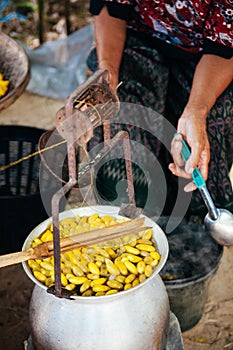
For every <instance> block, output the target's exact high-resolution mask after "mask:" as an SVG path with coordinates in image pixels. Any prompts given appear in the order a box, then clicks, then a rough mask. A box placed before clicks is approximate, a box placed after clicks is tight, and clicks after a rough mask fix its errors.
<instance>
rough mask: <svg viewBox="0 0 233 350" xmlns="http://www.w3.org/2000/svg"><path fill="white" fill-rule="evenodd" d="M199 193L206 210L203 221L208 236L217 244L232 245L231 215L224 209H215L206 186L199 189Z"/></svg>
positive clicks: (232, 228) (232, 218)
mask: <svg viewBox="0 0 233 350" xmlns="http://www.w3.org/2000/svg"><path fill="white" fill-rule="evenodd" d="M199 191H200V193H201V195H202V198H203V200H204V202H205V204H206V206H207V209H208V214H207V215H206V216H205V219H204V224H205V227H206V230H207V232H208V234H209V235H210V236H211V237H212V238H213V239H214V240H215V241H216V242H217V243H218V244H221V245H224V246H231V245H233V214H232V213H231V212H229V211H228V210H226V209H218V208H216V207H215V205H214V203H213V200H212V198H211V196H210V193H209V191H208V190H207V188H206V186H203V187H201V188H199Z"/></svg>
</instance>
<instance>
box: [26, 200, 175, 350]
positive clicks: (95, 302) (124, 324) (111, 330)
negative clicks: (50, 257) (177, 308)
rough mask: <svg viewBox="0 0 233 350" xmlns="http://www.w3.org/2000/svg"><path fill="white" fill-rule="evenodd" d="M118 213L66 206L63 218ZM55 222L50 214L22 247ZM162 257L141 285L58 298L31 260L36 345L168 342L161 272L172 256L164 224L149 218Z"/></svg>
mask: <svg viewBox="0 0 233 350" xmlns="http://www.w3.org/2000/svg"><path fill="white" fill-rule="evenodd" d="M96 212H97V213H99V215H100V216H102V215H114V216H115V217H119V218H120V216H118V214H117V213H118V212H119V208H118V207H111V206H92V207H86V208H77V209H72V210H68V211H65V212H63V213H61V214H60V219H64V218H67V217H71V216H74V215H77V214H79V215H80V216H82V215H87V216H89V215H91V214H93V213H96ZM51 222H52V219H51V218H50V219H48V220H46V221H44V222H43V223H41V224H40V225H39V226H37V227H36V228H35V229H34V230H33V231H32V232H31V233H30V235H29V236H28V238H27V239H26V241H25V243H24V246H23V250H24V249H27V248H29V247H30V245H31V242H32V240H33V239H34V238H35V237H38V236H40V234H41V233H42V232H43V231H44V230H45V229H46V228H47V226H48V225H49V224H50V223H51ZM145 223H146V225H150V226H152V227H153V232H154V239H155V240H156V243H157V247H158V251H159V252H160V254H161V260H160V262H159V264H158V265H157V267H156V270H155V271H154V272H153V274H152V275H151V276H150V277H149V278H147V279H146V280H145V281H144V282H143V283H141V284H139V285H138V286H136V287H134V288H131V289H128V290H126V291H121V292H119V293H117V294H112V295H105V296H98V297H96V296H91V297H82V296H77V297H74V300H69V299H64V298H57V297H55V296H54V295H52V294H49V293H48V292H47V290H46V287H45V286H44V285H43V284H41V283H40V282H39V281H37V280H36V279H35V278H34V276H33V275H32V273H31V272H30V270H29V268H28V265H27V263H23V267H24V270H25V271H26V273H27V275H28V276H29V277H30V278H31V279H32V281H34V282H35V284H36V286H35V287H34V290H33V294H32V298H31V303H30V323H31V331H32V338H33V342H34V345H35V348H36V349H37V350H68V349H69V350H77V349H78V350H91V349H93V350H105V349H106V350H107V349H111V350H119V349H121V350H132V349H134V350H150V349H151V350H152V349H153V350H161V349H165V347H166V332H167V328H168V321H169V301H168V296H167V292H166V288H165V286H164V283H163V281H162V279H161V278H160V276H159V271H160V270H161V269H162V267H163V266H164V264H165V262H166V260H167V257H168V242H167V238H166V236H165V234H164V233H163V231H162V229H161V228H160V227H159V226H158V225H157V224H155V223H154V222H153V221H152V220H151V219H149V218H145Z"/></svg>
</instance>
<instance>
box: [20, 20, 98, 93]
mask: <svg viewBox="0 0 233 350" xmlns="http://www.w3.org/2000/svg"><path fill="white" fill-rule="evenodd" d="M93 42H94V34H93V25H92V24H90V25H88V26H86V27H84V28H82V29H80V30H78V31H76V32H74V33H72V34H71V35H69V36H67V37H66V38H64V39H59V40H56V41H51V42H46V43H44V44H42V45H41V46H40V47H39V48H38V49H34V50H30V49H28V48H25V50H26V53H27V55H28V57H29V61H30V67H31V79H30V82H29V84H28V86H27V90H28V91H30V92H32V93H36V94H39V95H42V96H48V97H51V98H55V99H65V98H66V97H67V96H68V95H69V94H70V93H71V92H72V91H73V90H74V89H76V88H77V87H78V86H79V85H80V84H81V83H83V82H84V81H85V80H86V70H87V65H86V59H87V56H88V54H89V52H90V49H91V47H92V45H93Z"/></svg>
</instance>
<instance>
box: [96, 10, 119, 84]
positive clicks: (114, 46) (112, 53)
mask: <svg viewBox="0 0 233 350" xmlns="http://www.w3.org/2000/svg"><path fill="white" fill-rule="evenodd" d="M94 26H95V41H96V50H97V57H98V62H99V68H104V69H107V70H108V71H109V73H110V85H111V87H112V88H116V86H117V85H118V75H119V69H120V64H121V59H122V54H123V49H124V44H125V40H126V21H124V20H122V19H118V18H115V17H112V16H110V15H109V14H108V10H107V8H106V7H103V9H102V10H101V12H100V14H99V15H98V16H95V18H94Z"/></svg>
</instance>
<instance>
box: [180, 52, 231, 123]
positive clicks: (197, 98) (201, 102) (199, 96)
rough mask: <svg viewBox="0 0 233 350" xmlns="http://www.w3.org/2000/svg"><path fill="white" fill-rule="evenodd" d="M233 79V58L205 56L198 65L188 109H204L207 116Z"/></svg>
mask: <svg viewBox="0 0 233 350" xmlns="http://www.w3.org/2000/svg"><path fill="white" fill-rule="evenodd" d="M232 79H233V58H231V59H225V58H222V57H219V56H215V55H204V56H203V57H202V58H201V60H200V62H199V64H198V65H197V68H196V72H195V75H194V79H193V85H192V89H191V93H190V97H189V101H188V104H187V106H186V108H191V109H193V108H197V109H202V108H203V111H205V113H204V114H205V116H206V115H207V113H208V112H209V111H210V109H211V108H212V107H213V105H214V103H215V101H216V99H217V98H218V97H219V96H220V95H221V93H222V92H223V91H224V90H225V89H226V88H227V86H228V85H229V84H230V83H231V81H232Z"/></svg>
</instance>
